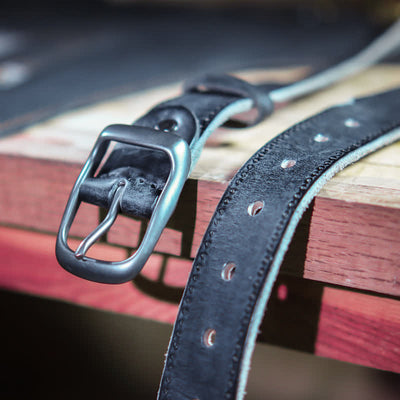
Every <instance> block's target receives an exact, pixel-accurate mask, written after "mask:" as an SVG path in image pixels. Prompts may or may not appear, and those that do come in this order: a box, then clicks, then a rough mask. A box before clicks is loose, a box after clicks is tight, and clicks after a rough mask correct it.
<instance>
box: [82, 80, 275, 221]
mask: <svg viewBox="0 0 400 400" xmlns="http://www.w3.org/2000/svg"><path fill="white" fill-rule="evenodd" d="M200 85H201V89H200V88H199V87H200ZM185 87H186V92H185V93H184V94H183V95H182V96H179V97H177V98H175V99H172V100H169V101H166V102H164V103H162V104H160V105H158V106H157V107H155V108H154V109H153V110H151V111H150V112H149V113H147V114H146V115H145V116H143V117H142V118H140V119H139V120H138V121H136V122H135V125H139V126H145V127H149V128H155V129H158V130H159V131H160V134H161V135H162V131H163V128H164V127H165V128H164V129H165V130H167V131H171V132H173V133H174V134H176V135H178V136H181V137H183V138H184V139H185V140H186V141H187V142H188V144H189V145H190V146H191V147H192V149H195V150H194V151H198V149H197V143H198V142H199V141H201V140H202V135H204V134H205V132H207V128H208V127H209V126H210V124H212V123H213V122H214V121H216V120H217V119H218V118H219V117H220V113H222V112H225V110H226V109H227V108H228V107H229V105H231V104H234V103H235V102H237V101H238V99H240V98H242V99H249V100H250V101H251V102H252V104H253V107H254V108H256V109H257V110H258V114H259V116H258V117H257V121H259V120H260V119H261V118H265V117H266V116H268V115H269V114H270V113H271V112H272V110H273V104H272V102H271V100H270V99H269V97H268V92H267V91H266V90H265V88H264V87H263V88H262V89H261V88H259V87H258V86H256V85H251V84H250V83H248V82H245V81H243V80H241V79H238V78H235V77H233V76H230V75H221V76H218V75H213V76H212V78H210V77H209V76H206V77H203V78H200V79H197V80H196V81H195V82H190V83H189V84H188V85H186V86H185ZM170 169H171V166H170V165H169V160H168V157H167V155H166V154H165V153H162V152H155V151H152V150H147V149H145V148H143V147H135V146H130V145H125V144H117V146H116V147H115V149H114V150H113V151H112V153H111V154H110V156H109V157H108V158H107V160H106V162H105V164H104V166H103V167H102V169H101V171H100V172H99V173H98V175H97V176H96V177H93V178H90V179H87V180H86V181H85V182H84V183H83V184H82V186H81V189H80V198H81V200H83V201H85V202H88V203H92V204H95V205H97V206H101V207H104V208H109V207H110V205H111V202H112V194H113V193H114V192H115V189H116V187H117V185H118V183H119V182H120V180H121V179H126V182H127V187H126V189H125V192H124V195H123V197H122V199H121V202H120V208H121V211H122V212H123V213H125V214H126V215H131V216H136V217H145V218H149V217H150V216H151V213H152V211H153V208H154V205H155V203H156V200H157V197H158V196H159V195H160V193H161V191H162V189H163V187H164V185H165V183H166V180H167V178H168V175H169V171H170Z"/></svg>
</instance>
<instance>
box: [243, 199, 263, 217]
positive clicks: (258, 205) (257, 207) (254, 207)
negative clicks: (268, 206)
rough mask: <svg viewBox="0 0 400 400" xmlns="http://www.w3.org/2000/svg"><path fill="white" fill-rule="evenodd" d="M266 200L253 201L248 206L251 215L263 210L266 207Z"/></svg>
mask: <svg viewBox="0 0 400 400" xmlns="http://www.w3.org/2000/svg"><path fill="white" fill-rule="evenodd" d="M264 205H265V204H264V202H263V201H259V200H257V201H255V202H254V203H251V204H250V205H249V206H248V207H247V213H248V214H249V215H251V216H252V217H254V216H256V215H258V214H260V212H261V211H262V210H263V208H264Z"/></svg>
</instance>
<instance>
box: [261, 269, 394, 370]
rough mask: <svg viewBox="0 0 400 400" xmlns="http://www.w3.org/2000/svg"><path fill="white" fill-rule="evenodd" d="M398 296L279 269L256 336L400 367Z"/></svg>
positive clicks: (343, 358)
mask: <svg viewBox="0 0 400 400" xmlns="http://www.w3.org/2000/svg"><path fill="white" fill-rule="evenodd" d="M399 332H400V301H399V300H398V299H394V298H386V297H379V296H372V295H370V294H366V293H358V292H354V291H349V290H345V289H343V288H337V287H330V286H325V285H322V284H320V283H317V282H313V281H308V280H302V279H297V278H290V277H287V276H284V275H280V276H279V278H278V281H277V282H276V284H275V287H274V290H273V294H272V297H271V300H270V302H269V304H268V308H267V313H266V316H265V318H264V321H263V324H262V330H261V334H260V337H259V340H262V341H265V342H268V343H271V344H276V345H280V346H284V347H289V348H292V349H295V350H302V351H307V352H311V353H314V354H316V355H318V356H322V357H327V358H333V359H336V360H340V361H346V362H351V363H355V364H360V365H364V366H368V367H373V368H377V369H383V370H387V371H393V372H397V373H400V334H399Z"/></svg>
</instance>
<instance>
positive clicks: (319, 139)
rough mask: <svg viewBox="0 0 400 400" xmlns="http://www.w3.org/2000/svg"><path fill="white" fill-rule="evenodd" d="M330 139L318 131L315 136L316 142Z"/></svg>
mask: <svg viewBox="0 0 400 400" xmlns="http://www.w3.org/2000/svg"><path fill="white" fill-rule="evenodd" d="M328 140H329V137H328V136H326V135H323V134H322V133H317V134H316V135H315V136H314V142H318V143H322V142H327V141H328Z"/></svg>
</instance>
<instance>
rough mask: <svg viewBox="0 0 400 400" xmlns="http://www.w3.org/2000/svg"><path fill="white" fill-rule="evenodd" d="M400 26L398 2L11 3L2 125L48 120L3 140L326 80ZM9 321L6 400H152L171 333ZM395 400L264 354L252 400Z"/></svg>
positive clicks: (72, 319) (5, 297)
mask: <svg viewBox="0 0 400 400" xmlns="http://www.w3.org/2000/svg"><path fill="white" fill-rule="evenodd" d="M399 15H400V5H399V2H398V1H393V0H390V1H389V0H387V1H382V0H380V1H361V0H360V1H328V0H325V1H311V0H310V1H289V0H287V1H282V0H280V1H264V2H263V1H249V0H246V1H204V0H203V1H175V2H168V1H142V2H133V1H122V0H121V1H109V2H101V1H74V0H72V1H56V0H54V1H33V2H29V3H28V2H22V1H11V0H8V1H3V2H2V7H1V12H0V120H1V121H3V120H6V119H7V118H12V117H15V116H18V115H21V114H22V113H26V112H32V111H35V108H40V109H43V108H46V109H48V110H49V111H48V112H47V114H45V115H40V116H38V117H37V119H32V120H30V121H28V122H27V123H26V122H25V123H22V124H20V125H16V126H14V127H13V129H10V130H7V131H6V130H4V131H2V132H0V133H2V134H6V133H7V134H11V133H13V132H16V131H18V130H20V129H22V128H23V127H24V126H26V125H27V124H32V123H35V122H38V121H39V120H41V119H45V118H49V117H51V116H53V115H56V114H58V113H61V112H63V111H65V110H68V109H72V108H77V107H80V106H82V105H84V104H89V103H93V102H96V101H102V100H105V99H107V98H111V97H115V96H118V95H121V94H124V93H131V92H133V91H135V90H141V89H144V88H148V87H153V86H157V85H160V84H165V83H169V82H174V81H181V80H183V79H186V78H189V77H191V76H193V75H196V74H200V73H203V72H206V71H224V72H226V71H231V70H238V69H246V68H267V67H280V66H286V67H287V66H298V65H310V66H311V67H312V68H314V69H319V68H323V67H325V66H327V65H329V64H331V63H333V62H335V61H338V60H340V59H343V58H344V57H346V56H348V55H350V54H353V53H354V52H355V51H357V50H358V49H360V48H362V47H363V46H364V45H365V44H366V43H368V42H369V41H370V40H371V39H372V38H373V37H375V36H376V35H377V34H378V33H379V32H381V31H382V30H383V29H384V28H385V27H386V26H387V25H388V24H389V23H390V22H392V21H393V20H394V19H395V18H396V16H399ZM7 63H8V65H6V64H7ZM10 63H11V64H10ZM2 68H3V69H2ZM7 68H8V69H7ZM18 68H20V69H18ZM21 68H22V69H21ZM24 68H25V69H24ZM5 71H6V72H7V74H8V75H7V74H6V73H5ZM10 71H11V72H10ZM10 74H11V75H10ZM10 76H11V77H12V79H11V78H10ZM1 85H3V86H1ZM161 100H163V99H160V101H161ZM24 124H25V125H24ZM0 263H1V261H0ZM0 267H1V264H0ZM0 315H1V336H0V339H1V342H0V343H1V365H2V372H1V374H0V398H1V399H21V398H41V399H70V398H74V399H87V398H97V399H108V398H115V399H124V398H132V399H155V396H156V391H157V386H158V382H159V379H160V374H161V371H162V366H163V361H164V354H165V352H166V349H167V345H168V340H169V335H170V333H171V329H172V327H171V326H167V325H163V324H160V323H156V322H153V321H145V320H141V319H138V318H133V317H129V316H124V315H117V314H112V313H107V312H104V311H97V310H93V309H88V308H84V307H79V306H75V305H72V304H66V303H62V302H59V301H54V300H48V299H43V298H39V297H32V296H28V295H23V294H17V293H12V292H7V291H0ZM399 393H400V383H399V377H398V375H394V374H390V373H385V372H380V371H375V370H372V369H368V368H362V367H358V366H353V365H349V364H345V363H340V362H336V361H332V360H324V359H320V358H317V357H312V356H309V355H305V354H303V353H299V352H294V351H289V350H284V349H280V348H277V347H272V346H268V345H265V344H260V345H258V346H257V348H256V352H255V357H254V363H253V367H252V371H251V374H250V382H249V387H248V396H247V399H249V400H252V399H280V400H303V399H304V400H306V399H307V400H310V399H311V400H312V399H324V400H338V399H341V400H350V399H351V400H369V399H371V400H372V399H383V400H392V399H393V400H394V399H398V398H399Z"/></svg>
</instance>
